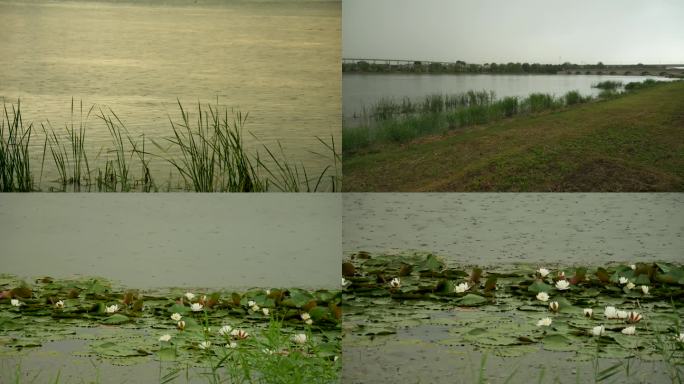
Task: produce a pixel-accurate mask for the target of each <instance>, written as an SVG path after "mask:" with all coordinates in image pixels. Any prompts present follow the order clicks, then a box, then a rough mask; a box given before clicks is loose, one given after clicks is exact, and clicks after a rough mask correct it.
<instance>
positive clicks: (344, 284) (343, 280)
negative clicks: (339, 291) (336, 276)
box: [342, 277, 349, 287]
mask: <svg viewBox="0 0 684 384" xmlns="http://www.w3.org/2000/svg"><path fill="white" fill-rule="evenodd" d="M347 284H349V280H347V279H345V278H344V277H343V278H342V286H343V287H346V286H347Z"/></svg>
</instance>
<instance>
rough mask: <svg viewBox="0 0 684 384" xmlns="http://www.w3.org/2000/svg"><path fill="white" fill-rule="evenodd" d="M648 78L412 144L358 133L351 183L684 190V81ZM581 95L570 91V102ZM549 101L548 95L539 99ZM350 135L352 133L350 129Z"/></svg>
mask: <svg viewBox="0 0 684 384" xmlns="http://www.w3.org/2000/svg"><path fill="white" fill-rule="evenodd" d="M639 87H640V89H638V90H637V91H628V92H626V93H624V94H621V95H620V96H617V97H614V98H611V99H609V100H602V101H598V102H590V103H583V104H573V105H572V106H571V107H567V108H561V109H553V110H549V111H544V112H540V113H535V114H531V115H526V116H525V115H518V116H514V117H513V118H509V119H503V120H500V121H495V122H490V123H486V124H481V125H476V126H471V127H464V128H461V129H458V130H453V131H446V132H444V133H439V132H436V133H435V134H433V135H429V136H425V137H417V138H415V139H412V140H408V141H405V142H403V143H397V142H390V141H387V142H384V143H379V142H378V143H375V144H372V143H371V142H370V140H368V138H367V137H365V136H364V135H363V134H361V133H356V136H357V137H356V138H355V140H359V141H360V140H365V143H364V144H365V145H367V148H365V149H363V150H358V151H355V152H347V151H346V150H345V161H344V177H345V187H344V188H345V190H346V191H356V192H364V191H394V192H401V191H536V192H541V191H577V192H579V191H584V192H588V191H597V192H598V191H622V192H624V191H633V192H635V191H683V190H684V171H683V170H684V153H683V152H682V151H684V129H683V127H684V115H682V105H684V104H683V103H684V82H672V83H664V84H663V83H658V84H652V85H646V86H643V85H642V86H639ZM574 98H575V96H574V95H566V100H565V103H568V100H573V99H574ZM547 102H548V100H543V99H542V98H539V101H537V102H536V103H537V104H542V105H543V104H544V103H547ZM511 105H513V103H511ZM510 108H513V107H510ZM351 132H352V133H353V130H351ZM343 134H344V139H345V140H347V138H348V137H349V136H350V133H349V132H344V133H343ZM344 143H345V146H346V145H347V141H345V142H344ZM359 146H360V145H359Z"/></svg>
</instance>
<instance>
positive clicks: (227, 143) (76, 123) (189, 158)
mask: <svg viewBox="0 0 684 384" xmlns="http://www.w3.org/2000/svg"><path fill="white" fill-rule="evenodd" d="M178 107H179V109H180V112H181V120H180V121H174V120H172V119H171V118H169V120H170V125H171V132H172V136H170V137H166V138H155V139H153V138H149V137H145V135H144V134H143V135H140V136H139V137H133V136H132V135H131V134H130V133H129V132H128V130H127V129H126V127H125V125H124V123H123V122H122V121H121V120H120V119H119V117H118V116H117V115H116V113H115V112H114V111H113V110H112V109H111V108H109V109H103V108H99V109H97V111H96V110H95V105H93V106H92V107H90V109H88V110H87V111H85V110H84V108H83V103H82V102H81V103H80V105H75V104H74V101H73V99H72V102H71V121H70V122H67V123H66V124H65V126H64V129H56V128H55V127H53V126H52V125H51V123H50V122H49V121H48V122H46V123H41V124H40V128H38V127H37V126H36V125H34V124H33V123H25V122H24V121H23V118H22V113H21V102H20V100H17V103H16V105H15V104H10V105H9V106H8V105H7V104H5V103H4V104H3V116H2V119H1V121H0V191H2V192H32V191H41V190H42V182H43V181H44V180H43V171H44V169H45V167H46V165H48V164H49V163H52V165H53V166H54V168H55V169H56V171H57V174H58V178H57V180H50V181H47V182H48V183H50V184H51V185H50V186H49V187H48V189H47V190H48V191H62V192H65V191H74V192H80V191H84V192H131V191H141V192H157V191H160V190H162V188H163V187H164V186H163V185H162V184H160V183H158V182H157V181H156V180H157V176H158V175H155V174H154V171H153V170H151V169H150V167H149V165H150V160H151V159H152V158H156V159H161V160H162V161H164V162H166V163H168V164H170V165H171V166H172V168H173V169H174V170H175V171H176V172H177V174H178V175H179V176H180V179H181V181H182V185H181V186H180V189H182V190H185V191H195V192H268V191H283V192H323V191H331V192H336V191H339V190H340V189H341V180H342V175H341V154H340V153H339V152H338V149H337V148H336V146H335V145H336V144H335V140H334V137H332V136H331V138H330V139H329V140H326V139H323V138H320V137H316V139H317V141H318V142H319V143H320V144H321V147H320V148H319V149H317V150H313V149H312V150H310V151H309V152H311V153H313V154H315V155H317V156H320V157H321V158H323V159H327V161H329V165H327V166H326V167H325V168H324V169H323V170H322V171H321V172H320V173H318V174H310V173H309V171H308V170H307V168H306V167H305V166H304V164H298V163H296V162H294V161H291V160H288V157H287V155H286V153H285V149H284V148H283V147H282V145H281V144H280V143H278V145H277V148H269V147H268V146H266V145H265V144H263V145H262V148H261V150H262V153H261V154H260V152H259V151H258V150H255V151H254V152H253V153H252V152H250V151H249V150H248V149H247V148H246V147H245V144H244V127H245V125H246V123H247V118H248V115H249V114H248V113H242V112H241V111H239V110H238V111H235V110H232V111H230V112H229V110H228V108H225V107H223V108H222V107H221V106H219V105H218V103H217V104H216V105H211V104H207V105H202V104H199V103H198V104H197V109H196V111H195V112H194V113H193V115H191V114H190V112H188V110H187V109H186V108H184V107H183V105H182V104H181V103H180V102H178ZM93 117H94V118H97V119H98V120H100V121H102V122H103V123H104V125H105V126H106V128H107V130H108V131H109V134H110V136H111V139H112V141H111V146H110V147H109V148H101V149H100V151H99V153H98V155H97V156H96V158H95V159H92V158H89V157H88V151H87V150H86V148H87V139H86V137H87V131H88V121H89V119H90V118H93ZM40 133H42V134H43V137H40V138H37V139H34V140H33V141H32V138H34V137H36V136H38V135H39V134H40ZM252 136H254V135H252ZM254 137H255V138H256V136H254ZM38 139H43V141H42V142H41V143H39V144H40V146H41V147H42V156H40V157H39V158H32V156H31V151H30V148H31V146H32V145H33V142H34V141H35V140H38ZM257 141H258V138H257ZM150 146H152V147H153V150H150ZM88 150H90V148H88ZM172 152H173V155H172V154H171V153H172ZM101 157H102V158H101ZM37 163H38V164H40V171H39V172H35V170H34V164H37ZM138 170H139V171H138ZM168 183H169V184H167V185H166V190H167V191H168V190H171V189H172V187H171V185H170V180H169V182H168Z"/></svg>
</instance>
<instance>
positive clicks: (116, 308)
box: [105, 304, 119, 313]
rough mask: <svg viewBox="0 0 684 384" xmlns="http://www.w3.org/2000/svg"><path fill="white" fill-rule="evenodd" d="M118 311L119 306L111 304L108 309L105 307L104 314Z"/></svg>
mask: <svg viewBox="0 0 684 384" xmlns="http://www.w3.org/2000/svg"><path fill="white" fill-rule="evenodd" d="M118 310H119V306H118V305H117V304H113V305H112V306H110V307H107V306H105V312H106V313H114V312H116V311H118Z"/></svg>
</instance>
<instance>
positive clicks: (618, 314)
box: [616, 311, 629, 319]
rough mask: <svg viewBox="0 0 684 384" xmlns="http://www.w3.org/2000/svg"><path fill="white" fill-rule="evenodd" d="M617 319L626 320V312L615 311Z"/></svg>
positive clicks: (627, 314) (627, 313)
mask: <svg viewBox="0 0 684 384" xmlns="http://www.w3.org/2000/svg"><path fill="white" fill-rule="evenodd" d="M616 315H617V318H618V319H626V318H627V316H629V312H627V311H617V313H616Z"/></svg>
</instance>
